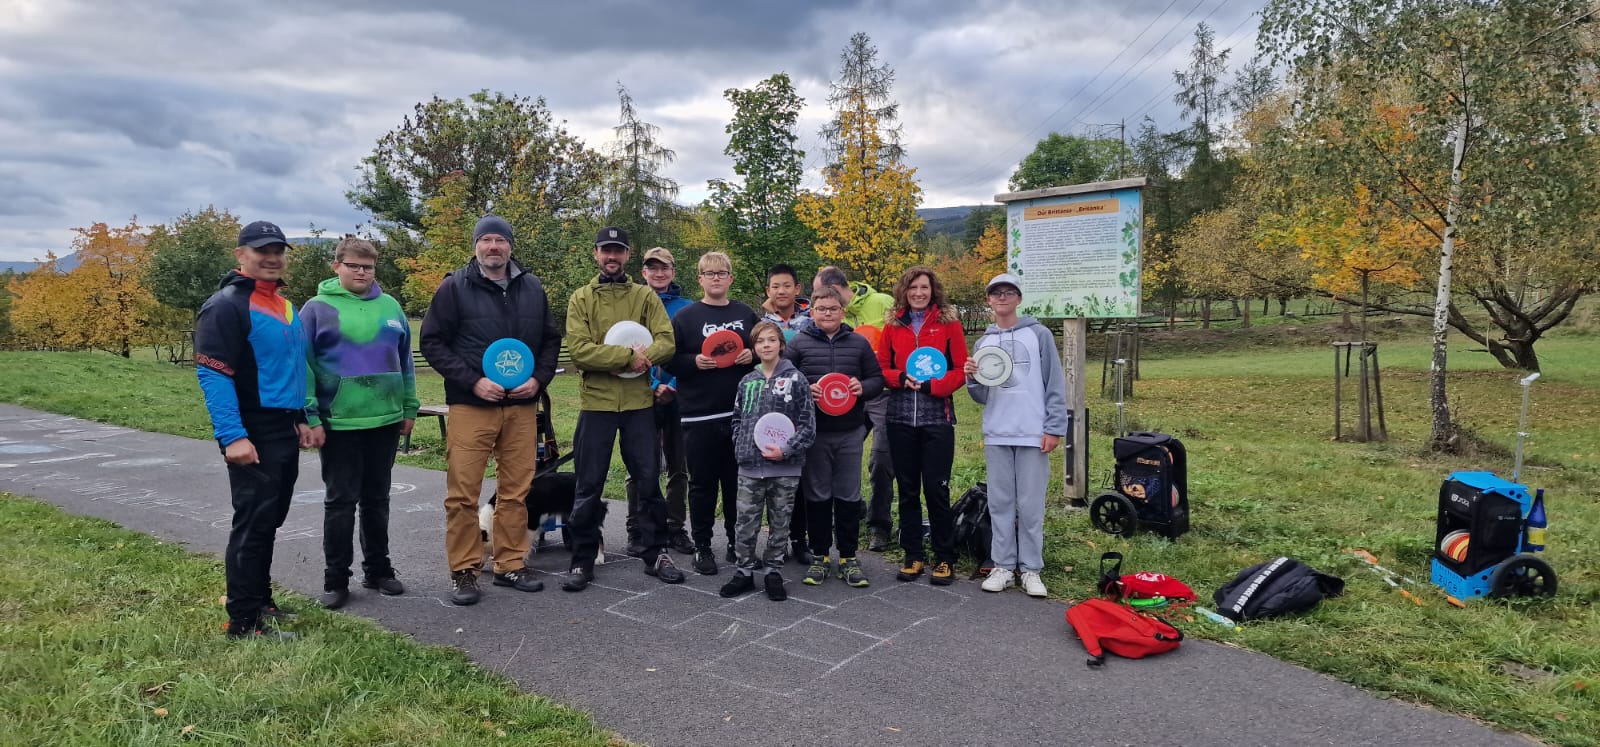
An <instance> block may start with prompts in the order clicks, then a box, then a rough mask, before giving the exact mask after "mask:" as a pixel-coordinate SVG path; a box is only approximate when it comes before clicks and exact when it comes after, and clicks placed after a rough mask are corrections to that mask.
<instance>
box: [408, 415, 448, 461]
mask: <svg viewBox="0 0 1600 747" xmlns="http://www.w3.org/2000/svg"><path fill="white" fill-rule="evenodd" d="M449 417H450V406H449V405H423V406H421V407H418V408H417V420H421V419H423V418H438V419H439V442H440V443H450V431H449V430H448V429H449V426H448V425H446V423H445V421H446V420H448V419H449ZM403 448H404V449H405V452H406V453H407V454H409V453H411V434H409V433H407V434H406V437H405V445H404V447H403Z"/></svg>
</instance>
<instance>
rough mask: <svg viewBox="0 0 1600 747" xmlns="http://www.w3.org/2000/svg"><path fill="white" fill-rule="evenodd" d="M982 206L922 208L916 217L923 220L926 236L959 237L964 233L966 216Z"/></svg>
mask: <svg viewBox="0 0 1600 747" xmlns="http://www.w3.org/2000/svg"><path fill="white" fill-rule="evenodd" d="M980 207H983V206H982V205H960V206H957V207H939V208H923V209H921V210H918V211H917V215H918V216H921V218H922V220H923V223H924V225H923V227H922V230H923V232H924V233H926V234H928V236H929V237H930V238H931V237H934V236H938V235H940V234H947V235H950V236H961V235H963V234H965V233H966V231H967V226H966V221H967V214H968V213H970V212H972V211H973V210H974V209H976V208H980Z"/></svg>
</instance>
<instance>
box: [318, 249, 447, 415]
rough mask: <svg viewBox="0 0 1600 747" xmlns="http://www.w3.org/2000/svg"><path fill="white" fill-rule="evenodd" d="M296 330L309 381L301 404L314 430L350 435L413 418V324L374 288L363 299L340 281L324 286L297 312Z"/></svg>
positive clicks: (376, 282) (398, 304)
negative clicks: (302, 335)
mask: <svg viewBox="0 0 1600 747" xmlns="http://www.w3.org/2000/svg"><path fill="white" fill-rule="evenodd" d="M300 323H301V324H302V325H303V326H304V327H305V332H306V360H307V361H308V362H309V363H310V364H311V376H312V381H313V386H312V387H311V388H310V391H309V392H308V396H307V398H306V410H307V413H308V420H309V421H310V424H311V426H312V427H316V426H319V425H322V426H326V427H328V428H329V429H331V430H336V431H351V430H359V429H363V428H377V427H380V426H385V425H390V424H393V423H398V422H400V421H401V420H409V419H415V418H416V417H417V406H418V402H417V379H416V374H415V372H414V371H413V369H412V367H411V323H410V322H409V321H407V319H406V315H405V312H404V311H402V310H401V309H400V303H399V302H398V301H396V300H394V297H392V296H390V295H388V294H386V293H384V292H383V289H382V288H380V287H378V281H376V280H374V281H372V287H371V288H370V289H368V290H367V293H366V295H365V296H362V297H357V296H356V294H354V293H351V292H350V291H348V290H345V288H344V286H342V285H340V284H339V278H336V277H333V278H328V279H327V280H324V281H322V284H321V285H318V286H317V295H316V297H315V298H312V299H311V300H309V301H307V302H306V304H305V306H304V307H302V308H301V309H300Z"/></svg>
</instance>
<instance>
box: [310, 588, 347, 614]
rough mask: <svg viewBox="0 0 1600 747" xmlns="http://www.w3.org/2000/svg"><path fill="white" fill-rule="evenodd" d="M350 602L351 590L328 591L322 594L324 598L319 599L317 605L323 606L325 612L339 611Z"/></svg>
mask: <svg viewBox="0 0 1600 747" xmlns="http://www.w3.org/2000/svg"><path fill="white" fill-rule="evenodd" d="M349 601H350V590H349V589H328V590H327V591H324V592H322V596H320V597H317V604H320V605H322V608H323V609H325V610H336V609H339V608H340V607H343V606H344V605H345V603H346V602H349Z"/></svg>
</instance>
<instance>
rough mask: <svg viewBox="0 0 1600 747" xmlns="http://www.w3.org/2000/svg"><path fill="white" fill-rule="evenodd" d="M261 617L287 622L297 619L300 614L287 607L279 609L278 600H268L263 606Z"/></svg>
mask: <svg viewBox="0 0 1600 747" xmlns="http://www.w3.org/2000/svg"><path fill="white" fill-rule="evenodd" d="M261 617H262V619H265V620H273V621H276V622H280V623H285V622H289V621H290V620H293V619H295V618H296V617H298V615H296V614H295V613H293V612H290V611H288V610H286V609H279V607H278V603H277V602H267V603H266V604H265V605H263V606H262V607H261Z"/></svg>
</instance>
